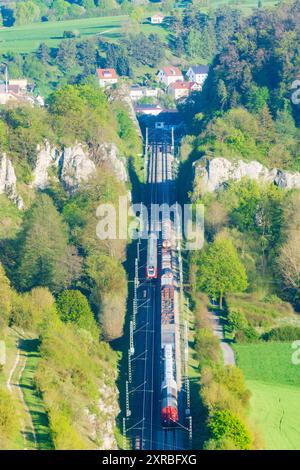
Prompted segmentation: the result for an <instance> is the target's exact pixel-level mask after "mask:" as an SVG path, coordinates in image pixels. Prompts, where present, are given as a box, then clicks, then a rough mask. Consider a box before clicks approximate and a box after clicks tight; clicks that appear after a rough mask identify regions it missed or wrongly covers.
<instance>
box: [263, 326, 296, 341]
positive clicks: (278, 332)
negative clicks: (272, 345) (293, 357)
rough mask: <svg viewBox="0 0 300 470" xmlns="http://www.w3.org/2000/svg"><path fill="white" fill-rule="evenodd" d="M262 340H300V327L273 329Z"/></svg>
mask: <svg viewBox="0 0 300 470" xmlns="http://www.w3.org/2000/svg"><path fill="white" fill-rule="evenodd" d="M262 338H263V339H264V340H265V341H294V340H297V339H300V327H295V326H292V325H286V326H280V327H278V328H273V329H272V330H270V331H268V332H267V333H265V334H264V335H263V336H262Z"/></svg>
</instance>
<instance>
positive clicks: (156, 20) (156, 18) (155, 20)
mask: <svg viewBox="0 0 300 470" xmlns="http://www.w3.org/2000/svg"><path fill="white" fill-rule="evenodd" d="M164 19H165V17H164V15H163V14H162V13H155V15H152V16H151V17H150V21H151V24H161V23H162V22H163V21H164Z"/></svg>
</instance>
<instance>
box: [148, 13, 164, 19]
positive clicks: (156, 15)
mask: <svg viewBox="0 0 300 470" xmlns="http://www.w3.org/2000/svg"><path fill="white" fill-rule="evenodd" d="M164 17H165V15H163V14H162V13H154V15H151V18H164Z"/></svg>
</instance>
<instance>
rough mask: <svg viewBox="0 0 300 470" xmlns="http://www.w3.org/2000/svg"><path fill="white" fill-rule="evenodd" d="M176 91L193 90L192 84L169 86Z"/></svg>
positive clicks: (179, 83) (175, 83)
mask: <svg viewBox="0 0 300 470" xmlns="http://www.w3.org/2000/svg"><path fill="white" fill-rule="evenodd" d="M169 87H170V88H173V89H174V90H189V89H190V88H191V83H190V82H173V83H171V84H170V85H169Z"/></svg>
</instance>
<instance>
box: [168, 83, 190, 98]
mask: <svg viewBox="0 0 300 470" xmlns="http://www.w3.org/2000/svg"><path fill="white" fill-rule="evenodd" d="M168 94H169V95H170V96H172V98H174V99H175V100H179V99H180V98H185V97H186V96H188V95H189V94H190V84H189V82H174V83H171V85H170V86H169V87H168Z"/></svg>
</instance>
